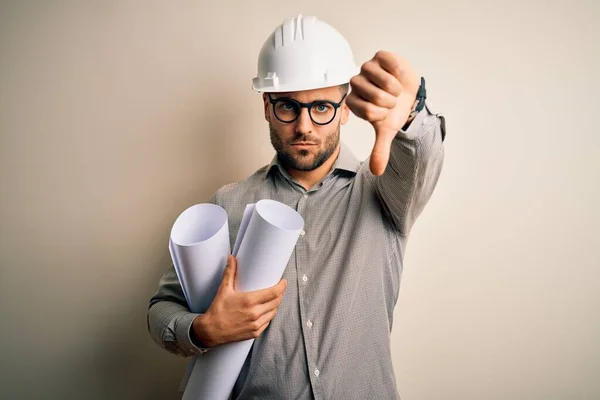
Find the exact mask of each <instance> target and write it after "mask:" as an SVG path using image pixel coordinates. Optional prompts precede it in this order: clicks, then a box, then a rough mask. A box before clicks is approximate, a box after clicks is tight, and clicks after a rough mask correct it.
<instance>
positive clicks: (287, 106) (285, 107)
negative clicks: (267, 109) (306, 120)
mask: <svg viewBox="0 0 600 400" xmlns="http://www.w3.org/2000/svg"><path fill="white" fill-rule="evenodd" d="M277 108H279V109H280V110H281V111H294V110H295V109H296V105H295V104H294V103H292V102H291V101H281V102H279V105H278V106H277Z"/></svg>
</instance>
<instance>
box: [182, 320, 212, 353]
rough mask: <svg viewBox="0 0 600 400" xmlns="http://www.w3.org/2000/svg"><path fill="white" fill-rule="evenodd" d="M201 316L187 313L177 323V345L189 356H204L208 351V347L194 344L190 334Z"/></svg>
mask: <svg viewBox="0 0 600 400" xmlns="http://www.w3.org/2000/svg"><path fill="white" fill-rule="evenodd" d="M199 315H200V314H195V313H186V314H184V315H183V316H182V317H181V318H180V319H179V321H178V322H177V327H176V328H175V336H176V337H177V343H178V344H179V346H180V347H181V348H182V349H183V350H184V351H185V352H186V354H188V355H192V356H194V355H198V354H203V353H206V352H207V351H208V349H209V348H208V347H199V346H196V344H195V343H194V342H193V340H192V337H191V335H190V332H191V330H192V322H194V320H195V319H196V317H197V316H199Z"/></svg>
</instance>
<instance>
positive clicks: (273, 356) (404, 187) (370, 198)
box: [148, 15, 445, 400]
mask: <svg viewBox="0 0 600 400" xmlns="http://www.w3.org/2000/svg"><path fill="white" fill-rule="evenodd" d="M357 72H358V68H356V66H355V64H354V61H353V57H352V53H351V50H350V47H349V45H348V43H347V42H346V40H345V39H344V38H343V37H342V36H341V35H340V34H339V33H338V32H337V31H335V30H334V29H333V28H332V27H330V26H329V25H327V24H326V23H324V22H323V21H320V20H318V19H316V18H314V17H303V16H301V15H300V16H297V17H296V18H293V19H290V20H286V21H285V22H284V23H283V24H282V25H280V26H278V27H277V29H275V31H274V32H273V33H272V34H271V36H270V37H269V38H268V39H267V41H266V42H265V44H264V46H263V48H262V50H261V53H260V56H259V63H258V76H257V77H256V78H255V79H254V81H253V86H254V89H255V90H257V91H259V92H263V95H262V97H263V102H264V112H265V119H266V120H267V122H268V124H269V129H270V137H271V143H272V144H273V147H274V148H275V150H276V156H275V157H274V159H273V161H272V162H271V163H270V164H269V165H267V166H265V167H263V168H261V169H259V170H258V171H256V172H255V173H254V174H253V175H252V176H250V177H249V178H248V179H246V180H244V181H242V182H238V183H234V184H230V185H226V186H224V187H222V188H221V189H219V190H218V191H217V193H216V194H215V195H214V196H213V198H212V200H211V202H213V203H215V204H218V205H220V206H221V207H223V208H224V209H225V210H226V211H227V213H228V215H229V222H230V227H231V229H230V231H231V238H230V239H231V243H232V245H233V243H234V240H235V236H236V234H237V230H238V228H239V225H240V221H241V218H242V215H243V211H244V208H245V206H246V204H248V203H254V202H256V201H258V200H260V199H264V198H270V199H274V200H277V201H280V202H283V203H285V204H287V205H289V206H291V207H293V208H294V209H295V210H297V211H298V213H300V214H301V215H302V217H303V218H304V221H305V231H304V232H303V234H302V235H301V237H300V239H299V241H298V243H297V245H296V247H295V250H294V252H293V254H292V256H291V258H290V261H289V263H288V265H287V268H286V270H285V273H284V277H283V279H282V280H281V281H280V282H279V283H278V284H277V285H275V286H274V287H271V288H268V289H265V290H259V291H256V292H250V293H241V292H238V291H237V290H236V289H235V287H234V277H235V274H236V268H237V264H236V260H235V259H234V258H233V257H232V256H230V257H229V259H228V264H227V267H226V268H225V273H224V276H223V280H222V283H221V286H220V288H219V290H218V293H217V295H216V296H215V298H214V300H213V302H212V304H211V306H210V307H209V309H208V310H207V311H206V313H204V314H201V315H199V314H194V313H191V312H190V311H189V309H188V308H187V306H186V302H185V298H184V295H183V293H182V289H181V286H180V284H179V281H178V280H177V276H176V274H175V271H174V269H173V267H171V268H170V269H169V270H168V271H167V272H166V274H165V275H164V276H163V278H162V279H161V282H160V287H159V289H158V292H157V293H156V294H155V295H154V297H153V298H152V299H151V301H150V308H149V311H148V324H149V330H150V333H151V335H152V337H153V338H154V340H155V341H156V342H158V343H159V344H160V345H161V346H162V347H164V348H165V349H167V350H169V351H171V352H173V353H175V354H178V355H182V356H192V355H200V357H202V355H201V354H202V353H204V352H206V351H210V348H211V347H214V346H218V345H221V344H223V343H229V342H233V341H239V340H244V339H248V338H256V340H255V342H254V345H253V347H252V350H251V352H250V354H249V356H248V358H247V360H246V363H245V365H244V367H243V369H242V372H241V373H240V376H239V378H238V380H237V382H236V385H235V387H234V390H233V393H232V398H233V399H259V398H260V399H340V400H341V399H344V400H350V399H369V400H372V399H386V400H388V399H395V398H398V397H399V396H398V392H397V389H396V382H395V378H394V372H393V368H392V360H391V355H390V331H391V328H392V318H393V310H394V306H395V304H396V300H397V296H398V290H399V287H400V278H401V273H402V260H403V256H404V252H405V249H406V243H407V238H408V235H409V232H410V229H411V227H412V225H413V223H414V221H415V219H416V218H417V216H418V215H419V214H420V213H421V211H422V210H423V207H424V206H425V204H426V203H427V201H428V199H429V197H430V196H431V194H432V192H433V190H434V187H435V185H436V182H437V180H438V177H439V174H440V171H441V168H442V163H443V154H444V153H443V146H442V141H443V138H444V136H445V126H444V120H443V117H441V116H439V115H438V114H435V113H434V112H433V111H432V110H431V108H430V107H429V105H428V104H426V103H425V100H424V97H425V96H424V94H425V91H424V87H423V83H424V81H423V80H421V79H420V78H419V77H418V76H417V74H416V73H415V71H414V70H413V69H412V67H411V66H410V65H409V64H408V63H407V62H406V61H405V60H403V59H402V58H401V57H400V56H398V55H395V54H392V53H389V52H384V51H380V52H378V53H377V54H376V55H375V57H373V59H371V60H369V61H367V62H366V63H364V64H363V65H362V67H361V68H360V73H358V74H356V73H357ZM348 83H349V84H348ZM349 86H350V87H351V91H350V93H348V91H349ZM350 111H352V112H353V113H354V114H356V115H357V116H359V117H360V118H363V119H366V120H367V121H369V122H370V123H371V124H372V126H373V127H374V130H375V135H376V142H375V145H374V148H373V151H372V154H371V157H370V158H369V162H368V163H367V162H365V163H362V162H359V161H358V160H357V159H356V158H355V156H354V155H353V154H352V153H351V152H350V150H349V149H348V148H347V147H346V146H345V145H344V144H343V143H341V142H340V126H341V125H343V124H345V123H346V122H347V121H348V118H349V113H350ZM284 292H285V294H284ZM276 315H277V317H276V318H275V316H276Z"/></svg>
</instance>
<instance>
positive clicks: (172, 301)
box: [148, 266, 206, 357]
mask: <svg viewBox="0 0 600 400" xmlns="http://www.w3.org/2000/svg"><path fill="white" fill-rule="evenodd" d="M198 315H199V314H196V313H192V312H190V310H189V308H188V307H187V305H186V300H185V296H184V295H183V290H182V289H181V285H180V284H179V280H178V279H177V274H176V273H175V269H174V268H173V266H171V267H170V268H169V270H167V272H166V273H165V274H164V275H163V277H162V278H161V280H160V283H159V287H158V290H157V292H156V293H155V294H154V296H152V299H151V300H150V305H149V309H148V331H149V333H150V336H151V337H152V339H153V340H154V341H155V342H156V343H158V344H159V345H160V346H161V347H162V348H164V349H166V350H167V351H169V352H171V353H173V354H177V355H179V356H183V357H187V356H193V355H196V354H199V353H202V352H204V351H206V349H205V348H202V347H200V346H199V345H198V344H199V343H198V341H197V340H196V338H195V337H194V334H193V332H192V330H191V328H192V323H193V321H194V319H195V318H196V317H197V316H198Z"/></svg>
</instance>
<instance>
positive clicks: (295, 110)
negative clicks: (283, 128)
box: [273, 100, 300, 122]
mask: <svg viewBox="0 0 600 400" xmlns="http://www.w3.org/2000/svg"><path fill="white" fill-rule="evenodd" d="M273 110H274V111H275V116H276V117H277V118H278V119H279V120H280V121H283V122H292V121H294V120H295V119H296V118H298V115H299V114H300V105H299V104H297V103H295V102H293V101H290V100H278V101H277V102H276V103H275V106H274V107H273Z"/></svg>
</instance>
